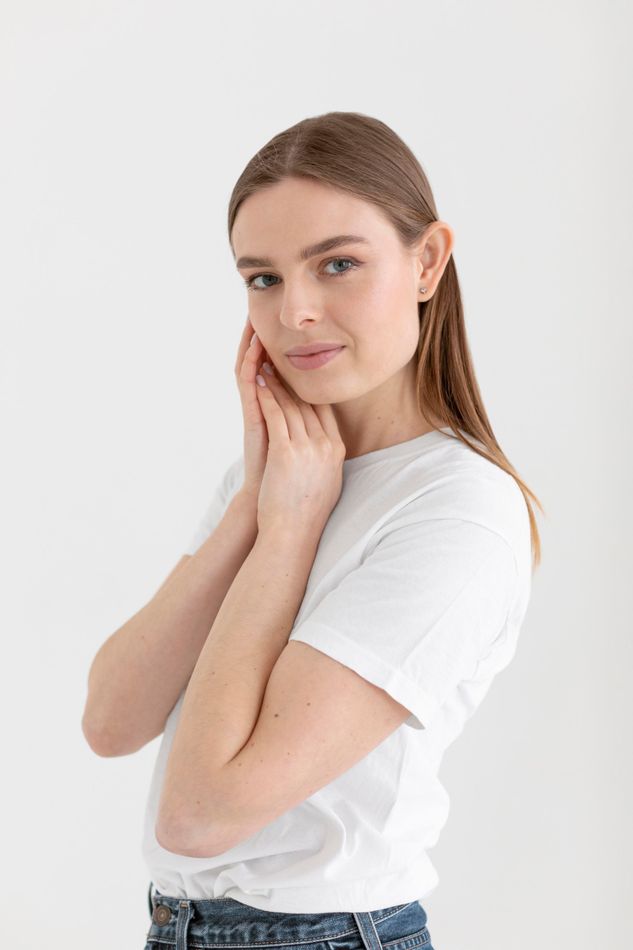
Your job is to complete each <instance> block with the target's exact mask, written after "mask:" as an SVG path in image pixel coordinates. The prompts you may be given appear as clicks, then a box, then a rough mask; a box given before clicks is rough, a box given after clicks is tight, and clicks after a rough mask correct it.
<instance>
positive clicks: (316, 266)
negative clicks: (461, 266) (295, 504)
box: [231, 178, 439, 404]
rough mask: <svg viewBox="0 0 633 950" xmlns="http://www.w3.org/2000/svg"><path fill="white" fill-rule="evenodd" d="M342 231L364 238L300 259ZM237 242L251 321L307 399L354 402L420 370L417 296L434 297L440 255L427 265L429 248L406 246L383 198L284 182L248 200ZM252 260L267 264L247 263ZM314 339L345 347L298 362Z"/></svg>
mask: <svg viewBox="0 0 633 950" xmlns="http://www.w3.org/2000/svg"><path fill="white" fill-rule="evenodd" d="M337 235H347V236H350V235H351V236H356V238H357V239H356V240H351V239H347V240H345V242H344V243H341V244H340V245H337V246H336V247H330V248H329V249H321V250H318V251H317V249H316V248H312V249H311V250H310V252H309V255H306V257H305V259H303V258H302V257H301V256H300V252H301V251H302V250H303V249H304V248H308V247H309V246H310V245H316V244H317V242H323V241H324V240H325V239H328V238H332V237H335V236H337ZM231 239H232V247H233V252H234V255H235V260H236V264H237V267H238V270H239V272H240V274H241V276H242V277H243V278H244V280H245V281H248V283H249V287H248V289H247V295H248V303H249V306H248V310H249V317H250V321H251V323H252V325H253V327H254V329H255V332H256V333H257V335H258V337H259V338H260V340H261V342H262V344H263V346H264V348H265V350H266V351H267V354H268V356H269V358H270V361H271V362H272V363H273V364H274V366H275V368H276V370H277V372H278V374H279V375H280V376H282V377H283V379H284V380H285V381H286V382H287V383H288V385H289V386H290V388H291V389H293V390H294V391H295V392H296V393H297V395H298V396H300V397H301V398H302V399H305V400H306V401H307V402H310V403H312V404H319V403H330V404H335V403H342V402H347V401H349V400H353V399H356V398H358V397H360V396H363V395H364V394H366V393H369V392H370V391H373V390H376V389H377V388H378V387H381V386H383V385H384V384H386V383H387V382H388V381H389V380H393V379H394V377H395V376H396V375H397V374H402V373H404V372H405V370H406V368H407V367H408V369H409V372H410V371H411V369H412V367H413V369H414V368H415V367H414V364H412V362H411V361H412V360H413V359H414V358H415V352H416V347H417V344H418V337H419V317H418V301H420V300H427V299H428V298H429V297H430V296H431V293H432V290H433V286H431V285H432V284H433V274H434V268H433V264H434V260H435V265H436V266H435V269H437V260H436V258H437V255H435V256H434V255H433V254H432V253H431V254H430V255H429V265H430V269H429V270H427V268H426V267H425V266H424V265H425V259H424V254H423V253H422V254H421V251H420V247H417V248H416V250H414V251H411V250H406V249H404V248H403V247H402V245H401V244H400V241H399V238H398V235H397V233H396V231H395V229H394V228H393V226H392V224H391V222H389V221H388V220H387V219H386V218H384V217H383V216H382V214H381V213H380V211H379V209H378V208H376V206H375V205H373V204H371V203H370V202H367V201H364V200H362V199H360V198H358V197H356V196H355V195H350V194H348V193H346V192H344V191H340V190H338V189H335V188H332V187H330V186H328V185H324V184H322V183H321V182H315V181H312V180H305V179H298V178H291V179H285V180H284V181H282V182H278V183H277V184H275V185H273V186H271V187H269V188H267V189H263V190H260V191H258V192H256V193H254V194H252V195H249V197H248V198H246V199H245V201H244V202H243V203H242V205H241V206H240V209H239V211H238V213H237V215H236V218H235V223H234V226H233V231H232V234H231ZM361 239H362V240H361ZM246 257H249V258H259V259H260V263H259V264H256V263H255V262H254V261H250V262H249V261H246V260H244V261H242V260H240V258H246ZM264 260H265V262H264ZM437 280H439V276H437ZM420 286H426V287H427V293H426V294H424V296H422V295H421V294H420V293H419V287H420ZM312 343H319V344H320V343H327V344H337V345H338V346H341V347H342V349H341V350H340V351H339V352H338V353H337V355H336V356H334V358H333V359H330V360H329V361H328V362H325V363H323V365H320V366H310V365H307V364H306V363H305V361H303V365H301V366H300V365H298V364H299V362H300V361H296V362H295V364H294V365H293V362H292V361H291V359H290V358H289V356H288V350H290V349H291V348H293V347H295V346H298V345H302V344H312Z"/></svg>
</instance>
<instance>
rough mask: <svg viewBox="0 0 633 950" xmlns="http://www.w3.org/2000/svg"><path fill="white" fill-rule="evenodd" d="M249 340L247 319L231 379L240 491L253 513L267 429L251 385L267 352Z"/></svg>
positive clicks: (248, 320) (249, 333)
mask: <svg viewBox="0 0 633 950" xmlns="http://www.w3.org/2000/svg"><path fill="white" fill-rule="evenodd" d="M253 337H255V334H254V332H253V327H252V324H251V322H250V319H249V318H248V317H247V318H246V324H245V326H244V331H243V333H242V337H241V339H240V345H239V349H238V352H237V359H236V361H235V376H236V379H237V385H238V388H239V392H240V400H241V402H242V415H243V417H244V483H243V485H242V487H241V488H240V492H241V494H242V495H244V496H246V497H247V498H251V499H252V501H253V510H256V508H257V499H258V497H259V488H260V485H261V481H262V476H263V474H264V469H265V467H266V457H267V454H268V430H267V428H266V422H265V420H264V416H263V414H262V410H261V408H260V405H259V400H258V398H257V392H256V390H257V389H258V388H259V387H258V386H257V385H256V383H255V376H256V374H257V373H261V372H262V370H261V364H262V362H263V360H265V359H267V353H266V351H265V350H264V347H263V346H262V344H261V342H260V340H259V338H258V337H255V341H254V342H253V345H252V346H251V345H250V343H251V341H252V340H253Z"/></svg>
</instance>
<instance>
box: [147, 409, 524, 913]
mask: <svg viewBox="0 0 633 950" xmlns="http://www.w3.org/2000/svg"><path fill="white" fill-rule="evenodd" d="M243 473H244V468H243V456H240V457H239V458H238V459H237V460H236V461H234V462H233V463H232V465H230V466H229V468H228V469H227V470H226V472H225V475H224V478H223V480H222V482H221V484H220V485H219V486H218V488H217V490H216V493H215V495H214V497H213V499H212V501H211V504H210V506H209V508H208V510H207V511H206V513H205V515H204V517H203V519H202V521H201V523H200V525H199V526H198V528H197V530H196V532H195V534H194V535H193V537H192V539H191V542H190V544H189V546H188V548H187V550H186V552H185V553H188V554H194V553H195V551H196V550H197V549H198V547H199V546H200V545H201V544H202V543H203V542H204V541H205V540H206V538H207V537H208V536H209V534H210V533H211V532H212V531H213V529H214V527H215V525H216V524H217V523H218V522H219V520H220V519H221V517H222V514H223V512H224V510H225V508H226V506H227V504H228V502H229V500H230V498H231V497H232V496H233V494H234V493H235V492H236V491H237V490H238V489H239V487H240V486H241V485H242V483H243ZM531 570H532V568H531V548H530V523H529V517H528V509H527V505H526V502H525V499H524V497H523V494H522V492H521V490H520V488H519V486H518V484H517V483H516V481H515V479H514V478H513V477H512V476H511V475H508V474H507V473H506V472H504V471H503V470H502V469H500V468H499V467H498V466H497V465H495V464H494V463H493V462H490V461H489V460H488V459H485V458H483V457H482V456H480V455H479V454H478V453H477V452H475V451H474V450H472V449H471V448H469V447H468V446H466V445H464V444H463V443H462V442H461V441H460V440H459V439H457V438H456V437H455V436H454V435H453V434H452V433H451V430H450V429H449V428H448V427H445V428H443V429H441V430H434V431H432V432H429V433H426V434H425V435H421V436H418V437H417V438H414V439H410V440H408V441H407V442H401V443H399V444H398V445H393V446H389V447H387V448H383V449H378V450H376V451H374V452H369V453H367V454H365V455H360V456H357V457H356V458H350V459H347V460H346V461H345V462H344V466H343V486H342V491H341V495H340V497H339V500H338V502H337V504H336V506H335V508H334V510H333V511H332V513H331V515H330V518H329V520H328V522H327V524H326V526H325V529H324V531H323V534H322V536H321V540H320V543H319V546H318V549H317V553H316V557H315V560H314V564H313V567H312V570H311V573H310V576H309V579H308V583H307V587H306V591H305V595H304V598H303V601H302V603H301V606H300V609H299V612H298V614H297V617H296V619H295V623H294V626H293V628H292V631H291V633H290V637H289V638H290V640H301V641H303V642H304V643H309V644H311V645H312V646H313V647H315V648H316V649H318V650H320V651H322V652H323V653H326V654H327V655H328V656H331V657H333V658H334V659H335V660H338V661H339V662H340V663H343V664H345V665H346V666H348V667H350V668H351V669H353V670H355V671H356V672H357V673H358V674H359V675H360V676H362V677H364V678H365V679H367V680H369V681H370V682H371V683H374V684H375V685H376V686H379V687H381V688H382V689H384V690H386V691H387V692H388V693H390V694H391V695H392V696H393V697H394V698H395V699H396V700H397V701H398V702H399V703H401V704H402V705H403V706H405V707H406V708H407V709H409V710H410V712H411V715H410V716H409V718H408V719H407V720H406V721H405V722H404V723H403V724H402V725H401V726H400V727H399V728H398V729H396V730H395V732H393V733H392V734H391V735H390V736H389V737H388V738H387V739H386V740H385V741H384V742H382V743H381V744H380V745H379V746H378V747H377V748H375V749H374V750H373V751H372V752H371V753H369V755H367V756H365V757H364V758H363V759H362V760H361V761H360V762H358V763H357V764H356V765H354V766H353V767H352V768H350V769H348V770H347V771H346V772H344V773H343V774H342V775H340V776H338V777H337V778H336V779H335V780H334V781H332V782H330V783H329V784H328V785H326V786H324V787H323V788H321V789H319V790H318V791H317V792H316V793H315V794H314V795H311V796H310V797H309V798H308V799H306V800H305V801H304V802H302V803H301V804H299V805H298V806H296V807H294V808H291V809H290V810H289V811H287V812H285V813H284V814H283V815H281V816H280V817H279V818H277V819H276V820H275V821H273V822H271V823H270V824H268V825H266V826H265V827H264V828H262V829H261V830H260V831H259V832H257V833H256V834H254V835H253V836H252V837H250V838H248V839H246V840H244V841H242V842H240V843H239V844H238V845H237V846H236V847H234V848H232V849H230V850H229V851H226V852H225V853H223V854H221V855H217V856H215V857H209V858H206V857H202V858H200V857H198V858H194V857H186V856H180V855H176V854H172V853H171V852H170V851H166V850H164V849H163V848H161V847H160V845H159V844H158V842H157V841H156V837H155V835H154V825H155V822H156V816H157V806H158V800H159V796H160V789H161V784H162V781H163V775H164V770H165V764H166V761H167V756H168V753H169V749H170V745H171V742H172V738H173V735H174V731H175V729H176V725H177V722H178V715H179V712H180V709H181V707H182V702H183V699H184V690H183V692H182V693H181V695H180V698H179V699H178V701H177V703H176V705H175V707H174V709H173V710H172V712H171V713H170V715H169V718H168V719H167V722H166V725H165V731H164V734H163V737H162V741H161V745H160V749H159V751H158V758H157V761H156V765H155V769H154V774H153V777H152V783H151V789H150V793H149V797H148V800H147V809H146V818H145V828H144V835H143V845H142V850H143V857H144V860H145V862H146V864H147V867H148V869H149V872H150V875H151V879H152V881H153V882H154V883H155V885H156V887H157V888H158V889H159V891H161V893H163V894H168V895H173V896H176V897H183V898H190V899H194V900H195V899H203V898H210V897H216V898H217V897H232V898H234V899H235V900H238V901H241V902H242V903H244V904H247V905H250V906H252V907H257V908H262V909H264V910H270V911H287V912H299V913H327V912H337V911H348V912H351V911H370V910H376V909H378V908H381V907H389V906H392V905H396V904H401V903H408V902H410V901H414V900H422V899H423V898H424V897H426V896H428V894H430V892H431V891H432V890H434V888H435V886H436V884H437V882H438V880H439V878H438V875H437V872H436V870H435V868H434V866H433V864H432V863H431V861H430V859H429V856H428V852H429V850H430V849H431V848H433V847H434V845H435V844H436V842H437V840H438V837H439V834H440V831H441V829H442V828H443V826H444V824H445V822H446V819H447V816H448V810H449V797H448V794H447V792H446V790H445V789H444V786H443V785H442V784H441V782H440V781H439V778H438V775H437V773H438V768H439V766H440V762H441V759H442V756H443V754H444V751H445V749H446V748H447V747H448V746H449V745H450V743H451V742H453V740H454V739H455V738H456V737H457V736H458V735H459V734H460V732H461V731H462V728H463V726H464V723H465V722H466V720H467V719H469V718H470V716H471V715H472V714H473V712H474V711H475V709H476V708H477V706H478V705H479V704H480V703H481V701H482V699H483V698H484V696H485V695H486V693H487V691H488V689H489V687H490V684H491V682H492V680H493V678H494V676H495V675H496V674H497V673H498V672H499V671H500V670H502V669H504V667H506V666H507V665H508V663H509V662H510V660H511V659H512V657H513V655H514V653H515V649H516V645H517V638H518V635H519V629H520V626H521V623H522V620H523V617H524V614H525V612H526V608H527V604H528V599H529V594H530V587H531Z"/></svg>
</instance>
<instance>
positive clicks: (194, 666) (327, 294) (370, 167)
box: [85, 112, 542, 950]
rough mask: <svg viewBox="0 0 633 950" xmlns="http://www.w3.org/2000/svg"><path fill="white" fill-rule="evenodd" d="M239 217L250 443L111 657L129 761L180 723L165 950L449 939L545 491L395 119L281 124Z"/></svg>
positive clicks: (152, 815)
mask: <svg viewBox="0 0 633 950" xmlns="http://www.w3.org/2000/svg"><path fill="white" fill-rule="evenodd" d="M228 225H229V241H230V244H231V249H232V252H233V255H234V258H235V262H236V267H237V270H238V272H239V273H240V274H241V276H242V278H243V279H244V281H245V283H246V286H247V291H248V302H249V307H248V319H247V320H246V325H245V327H244V330H243V333H242V338H241V341H240V345H239V351H238V355H237V360H236V364H235V372H236V379H237V384H238V388H239V392H240V398H241V403H242V408H243V415H244V451H243V454H242V455H241V456H240V457H239V458H238V459H236V460H234V461H233V462H232V464H231V465H229V466H228V468H227V469H226V470H225V474H224V477H223V479H222V482H221V484H220V485H219V486H218V488H217V490H216V493H215V495H214V497H213V499H212V502H211V505H210V507H209V509H208V510H207V512H206V513H205V516H204V518H203V519H202V521H201V523H200V525H199V527H198V529H197V531H196V533H195V535H194V537H193V538H192V540H191V544H190V546H189V548H188V551H187V554H186V556H185V557H184V558H183V559H182V561H181V562H180V563H179V564H178V565H177V567H176V569H175V571H174V572H173V573H172V574H171V575H170V577H168V579H167V581H166V582H165V584H164V585H163V587H162V588H161V589H160V591H159V592H158V593H157V594H156V596H155V598H154V599H153V601H152V602H151V603H150V604H148V605H147V606H146V607H145V608H144V610H143V611H141V612H140V613H139V614H138V615H136V617H135V618H132V620H131V621H129V622H128V625H126V627H127V630H126V627H124V628H122V629H121V630H120V631H118V632H117V634H116V637H118V638H119V642H118V646H117V644H115V643H113V644H111V647H110V653H109V654H106V655H105V656H104V658H102V661H101V667H100V668H99V669H97V668H96V666H95V665H93V670H94V672H95V677H94V678H95V691H97V687H98V686H99V684H101V706H100V709H101V722H106V721H108V719H107V709H108V702H109V703H111V704H112V705H111V706H110V707H109V708H111V709H113V708H115V706H114V703H115V700H116V698H117V697H115V696H114V694H113V693H112V691H111V692H110V693H109V694H108V695H107V696H106V687H105V685H104V684H105V682H106V678H107V677H106V674H107V667H106V662H109V663H110V667H109V669H110V672H111V673H112V674H114V672H115V665H116V663H117V662H118V663H119V664H120V666H119V667H118V668H117V674H119V673H120V672H121V667H125V673H124V676H125V677H127V678H126V679H124V680H123V682H122V683H121V682H120V683H119V686H118V689H119V693H118V699H119V701H120V700H121V699H122V696H123V691H125V690H127V693H126V694H125V700H126V702H127V705H125V704H124V705H123V706H121V705H119V707H118V708H119V709H121V708H123V709H127V710H128V711H129V712H128V717H127V722H128V726H127V730H128V731H127V734H126V735H124V731H125V727H124V725H122V724H121V723H122V720H121V718H120V716H119V718H118V720H117V722H118V723H119V727H118V728H119V733H118V735H117V737H114V733H115V730H114V726H112V728H111V730H110V746H109V751H108V752H107V753H106V754H120V753H122V752H125V751H127V752H129V751H133V750H134V749H135V748H140V746H141V745H142V744H144V743H145V742H147V741H149V739H150V738H153V737H154V736H155V735H158V734H160V732H162V731H163V730H164V734H163V738H162V742H161V747H160V750H159V754H158V758H157V762H156V767H155V771H154V775H153V778H152V784H151V789H150V794H149V798H148V802H147V810H146V820H145V830H144V839H143V855H144V858H145V860H146V863H147V866H148V869H149V871H150V874H151V878H152V882H153V886H152V885H150V892H149V895H148V897H149V904H150V913H151V914H152V921H151V925H150V929H149V932H148V934H147V941H148V943H147V947H148V948H149V947H155V946H162V947H165V946H169V945H172V946H175V947H176V948H178V950H184V948H185V947H186V946H188V945H189V944H188V941H189V942H190V944H191V945H192V946H194V945H205V944H207V943H208V944H213V945H215V946H217V945H218V944H222V943H241V944H243V945H244V944H246V945H248V944H250V943H252V944H254V945H255V944H258V945H259V944H265V945H266V946H267V947H271V946H274V947H279V948H281V947H282V946H283V947H288V946H292V945H295V944H296V945H298V944H301V946H302V947H307V948H308V950H317V946H316V945H323V944H327V945H328V946H330V947H331V946H332V945H333V944H334V945H335V946H336V947H337V948H338V947H339V946H340V947H341V950H343V948H345V950H361V948H362V947H363V946H364V947H365V948H367V950H381V948H384V947H385V946H386V945H388V946H389V950H414V948H416V947H425V948H429V950H432V948H431V943H430V940H431V937H430V932H429V929H428V928H427V926H426V924H427V915H426V912H425V910H424V908H423V906H422V904H421V903H420V899H421V898H424V897H426V896H427V895H428V894H429V893H430V892H431V891H432V890H433V889H434V887H435V886H436V884H437V880H438V878H437V874H436V871H435V869H434V867H433V865H432V863H431V861H430V859H429V857H428V854H427V852H428V850H429V849H430V848H432V847H433V846H434V845H435V843H436V842H437V839H438V836H439V833H440V830H441V828H442V827H443V825H444V823H445V821H446V817H447V811H448V796H447V794H446V791H445V790H444V788H443V786H442V785H441V783H440V782H439V780H438V777H437V770H438V768H439V764H440V761H441V758H442V755H443V753H444V751H445V749H446V748H447V746H448V745H449V744H450V743H451V742H452V741H453V740H454V739H455V738H456V737H457V735H458V734H459V733H460V732H461V731H462V729H463V726H464V724H465V722H466V720H467V719H468V718H469V717H470V716H471V715H472V713H473V712H474V710H475V709H476V707H477V706H478V705H479V703H480V702H481V700H482V699H483V697H484V695H485V694H486V692H487V690H488V688H489V686H490V684H491V682H492V679H493V677H494V676H495V675H496V674H497V673H498V672H499V671H500V670H502V669H503V668H504V667H505V666H506V665H507V664H508V663H509V662H510V660H511V658H512V656H513V654H514V651H515V647H516V643H517V637H518V634H519V629H520V625H521V622H522V620H523V617H524V615H525V611H526V608H527V604H528V598H529V592H530V586H531V575H532V572H533V570H534V569H535V568H536V566H537V565H538V563H539V560H540V548H539V538H538V532H537V528H536V522H535V517H534V514H533V511H532V508H531V505H530V501H529V499H528V496H530V497H531V498H532V499H534V500H535V501H536V503H537V504H538V499H536V498H535V496H534V495H533V494H532V492H530V490H529V489H528V488H527V487H526V486H525V485H524V483H523V482H522V481H521V479H520V478H519V476H518V475H517V473H516V472H515V470H514V469H513V467H512V466H511V464H510V463H509V461H508V460H507V459H506V457H505V455H504V454H503V452H502V451H501V449H500V447H499V445H498V444H497V442H496V440H495V437H494V435H493V432H492V428H491V426H490V423H489V421H488V417H487V415H486V412H485V410H484V407H483V404H482V400H481V396H480V393H479V389H478V386H477V383H476V380H475V374H474V371H473V368H472V364H471V360H470V354H469V348H468V344H467V340H466V333H465V327H464V320H463V312H462V305H461V299H460V292H459V285H458V280H457V274H456V270H455V264H454V261H453V258H452V248H453V233H452V231H451V228H450V227H449V226H448V225H447V224H446V223H445V222H442V221H440V220H438V216H437V213H436V209H435V205H434V201H433V197H432V194H431V190H430V187H429V184H428V181H427V179H426V177H425V175H424V172H423V171H422V168H421V167H420V165H419V163H418V161H417V160H416V159H415V157H414V156H413V154H412V153H411V151H410V150H409V149H408V147H407V146H406V145H405V144H404V143H403V142H402V140H401V139H399V138H398V136H397V135H396V134H395V133H394V132H393V131H392V130H391V129H390V128H389V127H388V126H386V125H385V124H384V123H382V122H380V121H379V120H377V119H373V118H371V117H368V116H365V115H362V114H359V113H349V112H331V113H328V114H325V115H322V116H317V117H313V118H309V119H306V120H304V121H302V122H299V123H298V124H297V125H295V126H293V127H291V128H289V129H287V130H286V131H284V132H282V133H280V134H279V135H276V136H275V137H274V138H273V139H272V140H271V141H270V142H268V143H267V145H265V146H264V147H263V148H262V149H261V150H260V151H259V152H258V153H257V154H256V155H255V156H254V157H253V158H252V159H251V161H250V162H249V163H248V165H247V167H246V168H245V170H244V172H243V173H242V175H241V176H240V178H239V179H238V181H237V183H236V185H235V188H234V190H233V194H232V195H231V199H230V205H229V215H228ZM306 351H308V352H317V351H318V355H305V353H306ZM539 507H540V508H541V506H540V504H539ZM541 510H542V508H541ZM150 631H151V633H150ZM175 631H178V635H177V636H175V635H174V634H175ZM209 631H210V632H209ZM141 640H142V641H143V647H141V646H140V642H141ZM148 641H151V645H150V646H148ZM117 650H118V652H117ZM152 651H153V652H152ZM150 661H151V662H150ZM150 669H151V674H150V673H149V672H148V670H150ZM143 671H145V674H146V678H145V682H147V677H150V675H151V690H152V700H151V702H150V699H149V692H148V690H149V688H150V687H149V686H147V685H142V680H143V675H142V674H143ZM91 675H92V671H91ZM110 682H112V678H111V679H110ZM143 689H145V691H146V692H145V693H143ZM176 696H177V697H178V698H177V701H176V702H175V704H174V698H175V697H176ZM135 704H136V705H135ZM93 708H94V709H96V708H97V706H94V707H93ZM150 708H151V716H152V721H151V723H150V713H149V712H148V709H150ZM143 717H144V718H143ZM85 718H88V719H89V718H90V717H85ZM98 719H99V717H98V716H96V715H95V717H94V718H93V719H92V721H94V722H96V721H98ZM132 722H134V723H135V726H134V730H135V731H134V735H132V726H131V725H130V724H131V723H132ZM141 723H142V725H141ZM105 732H106V730H102V732H101V735H105ZM96 734H97V732H96V730H95V732H94V735H96ZM103 742H104V743H105V739H104V740H103ZM313 944H314V947H313V946H312V945H313ZM318 950H320V947H319V948H318Z"/></svg>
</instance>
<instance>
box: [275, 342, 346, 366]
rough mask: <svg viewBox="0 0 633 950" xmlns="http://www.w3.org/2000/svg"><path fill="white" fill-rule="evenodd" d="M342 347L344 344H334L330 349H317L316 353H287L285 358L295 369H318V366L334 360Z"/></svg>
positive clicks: (341, 350)
mask: <svg viewBox="0 0 633 950" xmlns="http://www.w3.org/2000/svg"><path fill="white" fill-rule="evenodd" d="M344 349H345V347H344V346H335V347H333V348H332V349H329V350H319V351H318V352H317V353H310V354H309V355H307V354H303V355H297V354H288V356H287V358H288V360H289V361H290V363H292V365H293V366H294V367H295V368H296V369H318V368H319V367H320V366H325V364H326V363H331V362H332V360H335V359H336V358H337V356H338V355H339V354H340V353H342V352H343V350H344Z"/></svg>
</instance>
